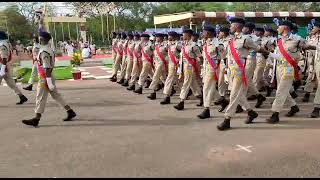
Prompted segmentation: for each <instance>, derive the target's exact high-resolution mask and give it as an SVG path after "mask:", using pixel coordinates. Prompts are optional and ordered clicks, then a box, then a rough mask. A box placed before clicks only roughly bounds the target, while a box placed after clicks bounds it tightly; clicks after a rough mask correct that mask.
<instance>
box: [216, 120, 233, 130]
mask: <svg viewBox="0 0 320 180" xmlns="http://www.w3.org/2000/svg"><path fill="white" fill-rule="evenodd" d="M217 128H218V130H220V131H223V130H227V129H230V119H224V120H223V121H222V122H221V123H220V124H219V125H218V126H217Z"/></svg>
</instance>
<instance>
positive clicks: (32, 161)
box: [0, 80, 320, 177]
mask: <svg viewBox="0 0 320 180" xmlns="http://www.w3.org/2000/svg"><path fill="white" fill-rule="evenodd" d="M58 87H59V88H60V92H61V93H62V94H63V95H64V96H65V98H66V100H67V101H68V102H69V103H70V105H71V106H72V107H74V109H75V110H76V111H77V113H78V118H77V120H76V121H73V122H62V120H61V119H62V118H63V117H64V116H65V113H64V111H63V109H62V108H60V107H59V106H58V105H57V104H56V103H55V102H53V100H52V99H51V98H49V103H48V106H47V109H46V113H45V114H44V116H43V119H42V121H41V122H40V127H39V128H32V127H26V126H24V125H23V124H22V123H21V120H22V119H24V118H30V117H32V116H33V108H34V99H35V95H34V92H30V93H29V92H28V93H26V94H27V96H28V97H29V98H30V102H28V103H27V104H25V105H23V106H16V105H15V102H16V101H17V98H16V97H15V96H14V95H13V93H12V92H11V91H10V90H9V89H8V88H7V87H2V86H0V99H1V100H0V113H1V120H0V137H1V140H0V142H1V147H0V177H319V176H320V153H319V149H320V143H319V137H320V131H319V129H320V120H319V119H309V118H305V117H307V115H308V114H309V113H310V112H311V111H312V103H307V104H303V105H301V106H300V109H301V112H299V113H298V115H297V117H294V118H284V117H283V116H284V114H285V113H286V112H283V113H281V120H282V121H281V123H280V124H277V125H270V124H266V123H264V120H265V118H267V117H268V116H269V115H270V107H271V104H270V102H271V101H272V98H269V99H268V100H267V102H268V103H265V105H264V106H263V108H262V109H259V110H258V112H259V118H258V119H257V123H255V124H251V125H246V124H244V123H243V121H244V119H245V117H246V114H245V113H242V114H239V115H238V117H237V118H236V119H234V121H232V127H234V128H233V129H232V130H229V131H226V132H219V131H217V130H216V125H217V123H218V122H219V121H221V120H222V118H223V114H221V113H218V112H217V111H216V110H214V112H213V114H212V115H213V118H212V119H210V120H199V119H197V118H196V115H197V114H198V113H200V112H201V109H200V108H198V107H196V106H195V104H196V103H197V100H189V101H187V103H186V105H185V107H186V110H185V111H184V112H177V111H176V110H175V109H174V108H173V107H172V106H173V104H172V105H168V106H161V105H160V104H159V102H160V99H157V100H155V101H150V100H149V99H147V98H146V95H147V94H144V95H136V94H133V93H131V92H128V91H127V90H125V88H123V87H122V86H119V85H118V84H116V83H115V84H111V82H109V81H107V80H87V81H59V82H58ZM149 92H150V91H149V90H147V91H145V93H149ZM159 98H162V95H160V96H159ZM312 98H313V96H312ZM172 101H173V103H177V102H178V97H177V96H175V97H174V99H173V100H172ZM298 101H301V97H300V98H299V99H298ZM252 103H253V102H252ZM213 108H214V107H213ZM287 110H288V108H287V107H286V108H285V111H287Z"/></svg>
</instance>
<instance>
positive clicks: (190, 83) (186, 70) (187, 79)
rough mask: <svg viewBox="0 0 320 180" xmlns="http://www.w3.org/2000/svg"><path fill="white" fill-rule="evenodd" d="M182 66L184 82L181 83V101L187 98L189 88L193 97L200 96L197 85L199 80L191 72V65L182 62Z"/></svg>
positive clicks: (192, 71)
mask: <svg viewBox="0 0 320 180" xmlns="http://www.w3.org/2000/svg"><path fill="white" fill-rule="evenodd" d="M183 64H184V65H183V76H184V81H183V85H182V87H181V92H180V99H181V100H185V99H186V98H187V95H188V93H189V89H190V88H191V90H192V93H193V94H194V96H199V95H201V89H200V86H199V83H198V81H199V80H198V77H197V75H196V73H195V72H194V70H193V67H192V65H191V64H189V63H188V62H184V63H183Z"/></svg>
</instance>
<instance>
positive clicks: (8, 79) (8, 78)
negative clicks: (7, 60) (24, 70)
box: [0, 64, 22, 95]
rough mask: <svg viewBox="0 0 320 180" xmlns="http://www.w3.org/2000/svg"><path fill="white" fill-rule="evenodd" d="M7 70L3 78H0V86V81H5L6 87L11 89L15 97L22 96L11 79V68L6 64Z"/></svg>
mask: <svg viewBox="0 0 320 180" xmlns="http://www.w3.org/2000/svg"><path fill="white" fill-rule="evenodd" d="M1 66H2V65H1V64H0V69H1ZM7 70H8V71H7V72H6V74H5V75H4V76H3V77H1V76H0V84H1V83H2V79H4V80H5V81H6V83H7V85H8V87H9V88H10V89H12V90H13V91H14V93H15V94H16V95H22V93H21V91H20V89H19V88H18V87H17V85H16V83H15V81H14V80H13V78H12V75H11V66H10V65H9V64H7Z"/></svg>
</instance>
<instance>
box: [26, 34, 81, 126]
mask: <svg viewBox="0 0 320 180" xmlns="http://www.w3.org/2000/svg"><path fill="white" fill-rule="evenodd" d="M39 36H40V44H41V48H40V51H39V55H38V58H37V61H38V62H37V65H38V71H39V82H38V87H37V97H36V108H35V113H36V115H35V117H34V118H32V119H29V120H22V123H24V124H26V125H30V126H34V127H37V126H38V124H39V121H40V118H41V115H42V114H43V113H44V110H45V106H46V103H47V98H48V94H49V93H50V95H51V97H52V98H53V99H54V100H55V101H57V102H58V103H59V104H60V105H61V106H62V107H64V109H65V110H66V111H67V117H66V118H65V119H63V120H64V121H70V120H72V119H73V118H74V117H76V113H75V112H74V111H73V110H72V109H71V107H70V106H69V105H67V104H66V102H65V101H64V99H63V98H62V96H61V95H60V93H59V92H58V90H57V88H56V86H55V80H54V77H53V75H52V70H53V68H54V52H53V50H52V48H51V47H50V45H49V41H50V39H51V35H50V34H49V33H48V32H45V31H40V32H39Z"/></svg>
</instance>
